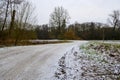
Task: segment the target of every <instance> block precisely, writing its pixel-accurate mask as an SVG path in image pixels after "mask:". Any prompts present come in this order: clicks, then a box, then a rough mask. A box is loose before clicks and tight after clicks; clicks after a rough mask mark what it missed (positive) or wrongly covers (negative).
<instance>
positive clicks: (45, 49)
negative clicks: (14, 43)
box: [0, 41, 86, 80]
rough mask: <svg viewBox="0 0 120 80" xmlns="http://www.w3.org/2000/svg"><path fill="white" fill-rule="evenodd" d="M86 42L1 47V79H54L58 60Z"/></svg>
mask: <svg viewBox="0 0 120 80" xmlns="http://www.w3.org/2000/svg"><path fill="white" fill-rule="evenodd" d="M84 43H86V41H74V42H72V43H61V44H46V45H35V46H19V47H9V48H7V47H6V48H0V80H52V77H53V75H54V72H55V70H56V66H57V63H58V60H59V59H60V58H61V57H62V56H63V55H64V54H65V53H66V52H67V51H69V50H71V49H72V48H74V47H77V46H80V45H81V44H84Z"/></svg>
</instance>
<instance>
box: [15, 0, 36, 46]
mask: <svg viewBox="0 0 120 80" xmlns="http://www.w3.org/2000/svg"><path fill="white" fill-rule="evenodd" d="M33 11H34V8H33V6H32V5H31V3H29V2H27V1H25V2H23V3H22V4H21V7H20V8H19V9H18V11H17V13H16V21H17V22H16V23H17V27H16V29H17V30H18V31H17V33H16V39H15V45H17V43H18V40H19V38H20V36H23V34H24V32H23V30H24V29H28V23H29V22H30V21H31V19H32V17H33V16H32V14H33Z"/></svg>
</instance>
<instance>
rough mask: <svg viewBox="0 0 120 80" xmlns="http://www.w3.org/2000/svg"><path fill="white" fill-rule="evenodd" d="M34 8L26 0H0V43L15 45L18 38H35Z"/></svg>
mask: <svg viewBox="0 0 120 80" xmlns="http://www.w3.org/2000/svg"><path fill="white" fill-rule="evenodd" d="M33 11H34V8H33V6H32V4H31V3H30V2H28V1H27V0H1V1H0V43H1V44H2V43H4V44H8V43H12V44H14V45H17V43H18V42H19V41H20V40H25V39H35V38H36V34H35V31H34V29H33V24H30V23H34V21H33V17H34V16H33Z"/></svg>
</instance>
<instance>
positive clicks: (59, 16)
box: [50, 7, 70, 38]
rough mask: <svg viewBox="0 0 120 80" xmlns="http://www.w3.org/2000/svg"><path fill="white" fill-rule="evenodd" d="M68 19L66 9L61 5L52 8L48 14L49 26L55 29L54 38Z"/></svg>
mask: <svg viewBox="0 0 120 80" xmlns="http://www.w3.org/2000/svg"><path fill="white" fill-rule="evenodd" d="M69 19H70V17H69V14H68V12H67V10H66V9H64V8H63V7H56V8H55V9H54V12H53V13H52V14H51V15H50V26H51V27H55V28H56V29H57V32H56V35H57V36H56V38H58V36H59V35H60V34H61V32H62V28H65V25H66V24H67V22H68V21H69Z"/></svg>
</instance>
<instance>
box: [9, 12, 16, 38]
mask: <svg viewBox="0 0 120 80" xmlns="http://www.w3.org/2000/svg"><path fill="white" fill-rule="evenodd" d="M15 13H16V11H15V10H13V12H12V15H11V23H10V28H9V36H11V31H12V29H13V26H14V21H15Z"/></svg>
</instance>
